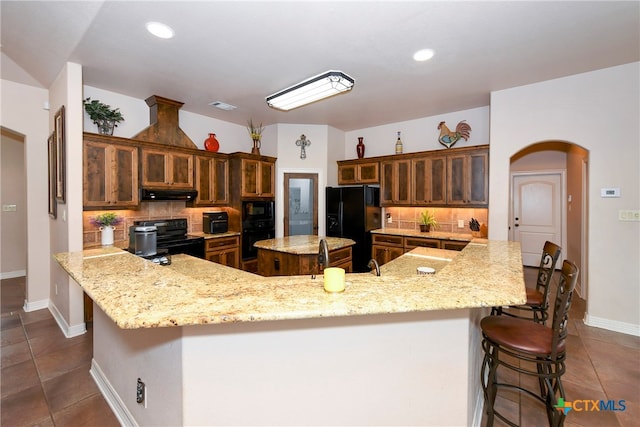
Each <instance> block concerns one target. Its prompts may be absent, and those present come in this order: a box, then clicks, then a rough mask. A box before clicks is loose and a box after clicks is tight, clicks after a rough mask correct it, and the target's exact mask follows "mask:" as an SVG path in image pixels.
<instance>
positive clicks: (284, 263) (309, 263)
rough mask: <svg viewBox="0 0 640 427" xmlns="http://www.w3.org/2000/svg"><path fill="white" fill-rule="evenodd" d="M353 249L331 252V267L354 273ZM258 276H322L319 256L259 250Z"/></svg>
mask: <svg viewBox="0 0 640 427" xmlns="http://www.w3.org/2000/svg"><path fill="white" fill-rule="evenodd" d="M351 261H352V256H351V247H348V248H341V249H335V250H332V251H329V266H330V267H340V268H344V270H345V271H346V272H347V273H351V271H352V262H351ZM258 274H260V275H261V276H266V277H269V276H298V275H306V274H322V270H321V269H320V266H319V265H318V254H291V253H286V252H280V251H271V250H268V249H258Z"/></svg>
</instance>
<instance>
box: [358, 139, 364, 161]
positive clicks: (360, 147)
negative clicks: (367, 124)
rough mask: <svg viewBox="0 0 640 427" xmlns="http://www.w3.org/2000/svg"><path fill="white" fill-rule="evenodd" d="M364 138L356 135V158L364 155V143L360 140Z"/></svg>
mask: <svg viewBox="0 0 640 427" xmlns="http://www.w3.org/2000/svg"><path fill="white" fill-rule="evenodd" d="M363 139H364V138H363V137H361V136H359V137H358V145H356V152H357V153H358V158H359V159H361V158H363V157H364V144H363V143H362V140H363Z"/></svg>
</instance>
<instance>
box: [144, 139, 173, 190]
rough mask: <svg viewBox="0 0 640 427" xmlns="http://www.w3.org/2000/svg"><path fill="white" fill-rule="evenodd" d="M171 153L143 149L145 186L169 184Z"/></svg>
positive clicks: (166, 185) (164, 185)
mask: <svg viewBox="0 0 640 427" xmlns="http://www.w3.org/2000/svg"><path fill="white" fill-rule="evenodd" d="M168 178H169V155H168V154H167V153H164V152H162V151H153V150H148V149H144V148H143V149H142V185H143V187H168V186H169V179H168Z"/></svg>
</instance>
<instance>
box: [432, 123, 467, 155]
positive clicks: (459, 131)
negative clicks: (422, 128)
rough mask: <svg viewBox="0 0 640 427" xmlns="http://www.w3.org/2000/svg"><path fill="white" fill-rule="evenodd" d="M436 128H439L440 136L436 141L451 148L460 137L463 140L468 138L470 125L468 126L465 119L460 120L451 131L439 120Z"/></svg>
mask: <svg viewBox="0 0 640 427" xmlns="http://www.w3.org/2000/svg"><path fill="white" fill-rule="evenodd" d="M438 130H440V136H439V137H438V141H440V144H442V145H444V146H445V147H447V148H451V147H452V146H453V144H455V143H456V142H458V140H459V139H460V138H464V140H465V141H468V140H469V132H471V126H469V125H468V124H467V123H465V121H464V120H463V121H461V122H460V123H458V126H456V131H455V132H451V131H450V130H449V128H448V127H447V125H445V124H444V122H440V124H439V125H438Z"/></svg>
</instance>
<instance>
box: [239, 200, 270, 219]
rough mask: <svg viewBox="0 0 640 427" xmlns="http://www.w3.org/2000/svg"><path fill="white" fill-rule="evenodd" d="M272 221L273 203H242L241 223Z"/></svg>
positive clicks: (260, 201)
mask: <svg viewBox="0 0 640 427" xmlns="http://www.w3.org/2000/svg"><path fill="white" fill-rule="evenodd" d="M258 220H274V216H273V201H266V200H258V201H244V202H242V222H245V221H250V222H252V221H258Z"/></svg>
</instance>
